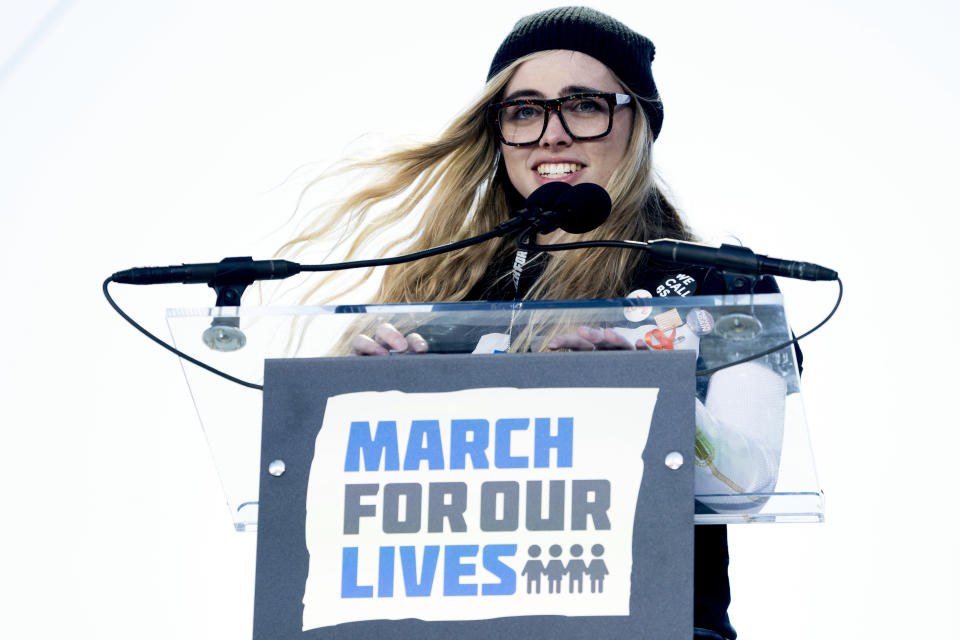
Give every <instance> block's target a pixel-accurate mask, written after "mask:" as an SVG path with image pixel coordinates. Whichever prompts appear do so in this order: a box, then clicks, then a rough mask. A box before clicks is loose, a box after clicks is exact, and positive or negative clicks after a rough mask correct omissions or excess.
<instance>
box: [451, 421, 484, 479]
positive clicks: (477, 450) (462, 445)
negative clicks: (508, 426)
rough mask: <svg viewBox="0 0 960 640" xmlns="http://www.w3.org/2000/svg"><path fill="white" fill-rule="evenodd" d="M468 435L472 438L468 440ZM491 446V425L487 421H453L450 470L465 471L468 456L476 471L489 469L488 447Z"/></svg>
mask: <svg viewBox="0 0 960 640" xmlns="http://www.w3.org/2000/svg"><path fill="white" fill-rule="evenodd" d="M467 434H472V436H473V437H472V438H471V439H470V440H467ZM489 444H490V423H489V422H487V421H486V420H452V421H451V422H450V468H451V469H465V468H466V466H467V456H470V464H472V465H473V468H474V469H489V468H490V463H489V462H488V461H487V445H489Z"/></svg>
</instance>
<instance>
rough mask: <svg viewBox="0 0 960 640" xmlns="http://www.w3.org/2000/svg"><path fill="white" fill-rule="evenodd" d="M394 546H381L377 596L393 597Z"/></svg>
mask: <svg viewBox="0 0 960 640" xmlns="http://www.w3.org/2000/svg"><path fill="white" fill-rule="evenodd" d="M393 565H394V562H393V547H380V575H379V576H378V580H377V597H378V598H392V597H393Z"/></svg>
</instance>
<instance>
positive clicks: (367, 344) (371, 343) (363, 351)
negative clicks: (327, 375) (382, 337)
mask: <svg viewBox="0 0 960 640" xmlns="http://www.w3.org/2000/svg"><path fill="white" fill-rule="evenodd" d="M350 347H351V348H352V349H353V352H352V353H353V355H356V356H385V355H387V353H388V352H387V350H386V349H385V348H384V347H383V346H382V345H380V344H377V342H376V341H375V340H374V339H373V338H371V337H370V336H363V335H360V336H354V337H353V340H351V341H350Z"/></svg>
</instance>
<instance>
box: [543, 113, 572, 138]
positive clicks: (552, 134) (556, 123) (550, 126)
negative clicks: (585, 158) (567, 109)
mask: <svg viewBox="0 0 960 640" xmlns="http://www.w3.org/2000/svg"><path fill="white" fill-rule="evenodd" d="M572 143H573V138H571V137H570V134H569V133H567V130H566V129H564V128H563V123H562V122H560V111H559V110H553V109H551V110H549V111H547V128H546V130H545V131H544V132H543V136H542V137H541V138H540V146H541V147H568V146H570V145H571V144H572Z"/></svg>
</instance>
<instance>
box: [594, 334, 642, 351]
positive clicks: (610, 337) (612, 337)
mask: <svg viewBox="0 0 960 640" xmlns="http://www.w3.org/2000/svg"><path fill="white" fill-rule="evenodd" d="M603 341H604V346H602V347H597V348H598V349H625V350H627V351H632V350H633V349H634V348H635V347H634V346H633V343H632V342H630V341H629V340H627V339H626V338H624V337H623V336H622V335H620V334H619V333H617V332H616V331H614V330H613V329H604V330H603Z"/></svg>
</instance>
